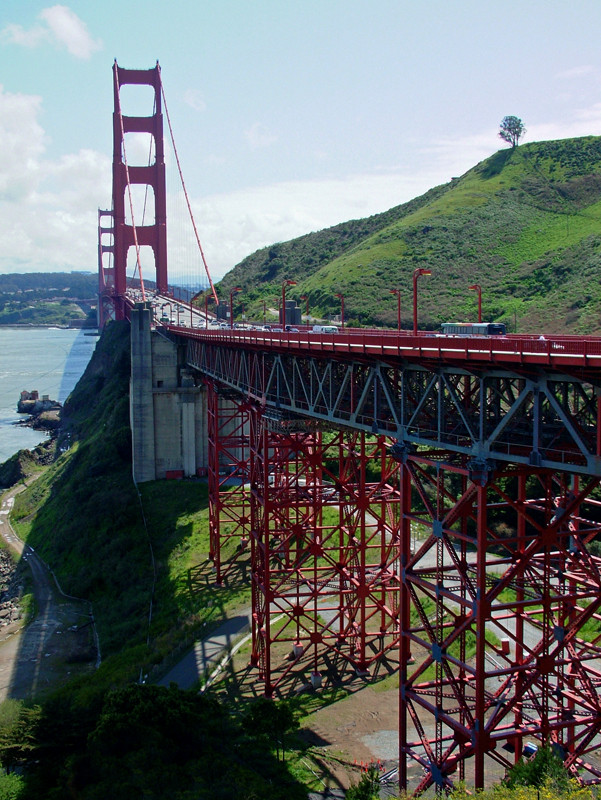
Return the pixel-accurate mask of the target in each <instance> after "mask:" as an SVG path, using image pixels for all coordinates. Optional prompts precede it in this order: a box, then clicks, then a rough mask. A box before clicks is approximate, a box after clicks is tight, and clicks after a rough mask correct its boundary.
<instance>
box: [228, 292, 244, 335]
mask: <svg viewBox="0 0 601 800" xmlns="http://www.w3.org/2000/svg"><path fill="white" fill-rule="evenodd" d="M241 291H242V289H241V288H240V287H239V286H236V287H234V288H233V289H232V291H231V292H230V328H233V327H234V295H235V294H237V293H238V292H241Z"/></svg>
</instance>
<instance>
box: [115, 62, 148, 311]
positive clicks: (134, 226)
mask: <svg viewBox="0 0 601 800" xmlns="http://www.w3.org/2000/svg"><path fill="white" fill-rule="evenodd" d="M115 84H116V91H115V95H116V97H117V106H118V112H119V126H120V128H121V145H122V147H123V164H124V165H125V178H126V182H127V195H128V198H129V213H130V214H131V226H132V230H133V234H134V247H135V248H136V268H137V270H138V275H139V276H140V288H141V290H142V301H143V302H146V293H145V291H144V279H143V277H142V264H141V262H140V245H139V243H138V231H137V230H136V222H135V219H134V203H133V199H132V196H131V183H130V180H129V166H128V163H127V154H126V152H125V128H124V126H123V113H122V111H121V94H120V86H119V80H118V77H117V70H115ZM134 274H135V272H134Z"/></svg>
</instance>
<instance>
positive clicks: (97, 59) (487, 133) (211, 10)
mask: <svg viewBox="0 0 601 800" xmlns="http://www.w3.org/2000/svg"><path fill="white" fill-rule="evenodd" d="M600 34H601V2H599V0H570V2H568V0H545V1H544V2H539V0H529V2H524V0H519V1H518V0H505V1H504V2H502V3H492V2H486V0H454V2H449V1H448V0H170V2H169V3H167V2H165V0H161V1H160V2H159V0H144V2H142V3H141V2H139V0H102V2H98V0H72V1H71V2H70V3H67V4H62V3H61V4H54V5H53V4H51V3H48V2H39V1H38V0H27V1H26V2H24V1H23V0H0V272H2V273H8V272H29V271H31V272H38V271H71V270H89V271H93V272H95V271H96V269H97V230H98V217H97V210H98V208H110V206H111V161H112V113H113V77H112V67H113V62H114V60H115V59H116V60H117V63H118V64H119V66H121V67H125V68H127V69H149V68H151V67H154V65H155V64H156V62H157V61H158V62H159V63H160V66H161V75H162V80H163V86H164V90H165V98H166V103H167V109H168V112H169V116H170V119H171V124H172V127H173V132H174V138H175V142H176V146H177V150H178V156H179V160H180V164H181V168H182V172H183V175H184V180H185V183H186V187H187V190H188V193H189V196H190V202H191V206H192V209H193V213H194V218H195V222H196V226H197V229H198V234H199V238H200V241H201V244H202V248H203V251H204V254H205V258H206V261H207V264H208V266H209V269H210V272H211V276H212V278H213V280H218V279H219V278H220V277H222V276H223V275H224V274H225V273H226V272H227V271H228V270H229V269H231V268H232V267H233V266H234V265H235V264H237V263H238V262H239V261H241V260H242V259H243V258H244V257H245V256H247V255H249V254H250V253H252V252H254V251H255V250H257V249H258V248H260V247H264V246H266V245H269V244H272V243H274V242H281V241H287V240H289V239H292V238H295V237H297V236H300V235H302V234H304V233H309V232H311V231H315V230H320V229H322V228H325V227H328V226H331V225H335V224H337V223H339V222H344V221H347V220H349V219H357V218H361V217H366V216H369V215H371V214H375V213H378V212H381V211H386V210H388V209H389V208H392V207H393V206H395V205H398V204H399V203H402V202H405V201H407V200H410V199H412V198H413V197H416V196H418V195H420V194H422V193H423V192H425V191H427V190H428V189H429V188H431V187H432V186H435V185H438V184H440V183H445V182H447V181H448V180H450V179H451V178H452V177H455V176H459V175H461V174H462V173H464V172H466V171H467V170H468V169H470V168H471V167H472V166H474V165H475V164H476V163H478V162H479V161H481V160H482V159H484V158H486V157H488V156H490V155H492V154H493V153H494V152H496V151H497V150H498V149H500V148H502V147H504V146H506V145H505V144H504V143H503V142H502V141H501V139H499V137H498V131H499V124H500V122H501V119H502V118H503V117H504V116H505V115H515V116H518V117H520V118H521V119H522V120H523V122H524V124H525V126H526V129H527V132H526V134H525V136H524V139H523V141H524V142H528V141H540V140H545V139H560V138H566V137H572V136H587V135H601V48H600V47H599V39H600ZM128 90H129V94H127V95H126V94H125V93H126V91H128ZM121 104H122V109H123V113H124V114H142V115H150V114H151V113H152V97H151V96H150V99H149V96H148V95H147V94H145V93H144V91H139V87H138V88H137V89H136V88H134V87H125V88H124V90H123V92H122V98H121ZM165 129H166V133H168V131H167V126H165ZM128 138H131V139H132V141H131V142H129V141H128V142H127V145H126V146H127V148H128V152H130V153H131V156H128V160H129V161H130V163H131V159H132V158H133V157H134V156H136V153H137V151H139V152H142V151H144V149H145V148H146V147H147V146H146V143H145V142H143V141H142V138H143V137H139V140H136V137H128ZM166 159H167V175H168V179H167V188H168V193H169V198H170V200H169V206H168V242H169V273H170V275H172V276H173V275H175V274H180V273H181V274H187V275H188V279H189V280H190V278H189V276H190V275H195V274H196V273H198V280H199V281H202V278H203V275H202V268H201V262H200V259H199V257H198V255H197V254H192V255H190V253H189V251H190V250H191V249H192V246H191V245H190V242H192V241H193V236H192V232H191V226H189V225H188V226H187V227H186V223H185V222H184V218H185V213H186V212H185V205H184V203H183V200H182V199H181V192H179V191H178V189H177V180H176V178H177V169H176V165H175V159H174V158H173V155H172V153H171V150H168V153H167V156H166ZM137 202H139V201H137ZM134 213H137V212H134ZM138 219H139V218H138ZM150 277H152V275H150ZM192 282H194V281H193V280H192Z"/></svg>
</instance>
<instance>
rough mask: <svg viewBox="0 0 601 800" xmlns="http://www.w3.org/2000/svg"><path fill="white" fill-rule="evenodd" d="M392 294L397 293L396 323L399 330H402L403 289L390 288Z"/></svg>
mask: <svg viewBox="0 0 601 800" xmlns="http://www.w3.org/2000/svg"><path fill="white" fill-rule="evenodd" d="M388 291H389V292H390V294H396V324H397V330H398V332H399V333H400V332H401V290H400V289H389V290H388Z"/></svg>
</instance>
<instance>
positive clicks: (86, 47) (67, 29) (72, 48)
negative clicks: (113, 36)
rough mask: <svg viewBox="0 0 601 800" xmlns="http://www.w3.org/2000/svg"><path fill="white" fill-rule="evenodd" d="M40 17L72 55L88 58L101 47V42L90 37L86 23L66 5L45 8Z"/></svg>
mask: <svg viewBox="0 0 601 800" xmlns="http://www.w3.org/2000/svg"><path fill="white" fill-rule="evenodd" d="M40 17H41V18H42V19H43V20H44V21H45V22H46V23H47V25H48V27H49V28H50V30H51V31H52V33H53V34H54V36H55V38H56V40H57V41H58V42H59V43H60V44H62V45H64V47H66V48H67V50H68V51H69V53H71V55H72V56H75V57H76V58H90V56H91V55H92V53H94V52H95V51H96V50H100V49H101V48H102V43H101V42H100V41H99V40H96V41H95V40H94V39H92V37H91V36H90V34H89V33H88V29H87V26H86V24H85V23H84V22H82V21H81V20H80V18H79V17H78V16H77V14H74V13H73V11H71V9H70V8H68V7H67V6H51V7H50V8H45V9H44V10H43V11H42V12H41V13H40Z"/></svg>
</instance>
